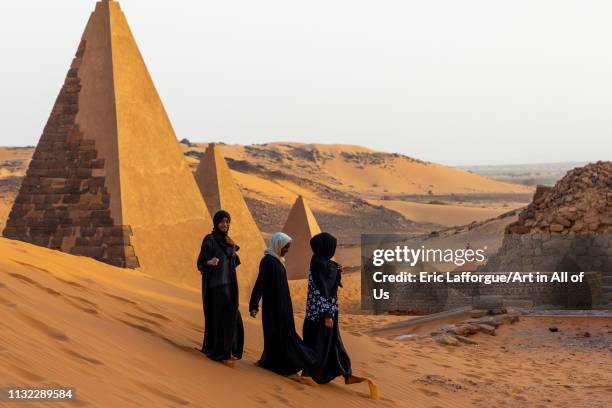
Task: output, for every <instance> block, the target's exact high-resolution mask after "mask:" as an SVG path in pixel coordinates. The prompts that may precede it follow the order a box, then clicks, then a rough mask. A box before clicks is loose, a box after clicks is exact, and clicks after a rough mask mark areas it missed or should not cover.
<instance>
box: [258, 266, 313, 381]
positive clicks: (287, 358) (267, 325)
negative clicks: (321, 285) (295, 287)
mask: <svg viewBox="0 0 612 408" xmlns="http://www.w3.org/2000/svg"><path fill="white" fill-rule="evenodd" d="M262 298H263V302H262V323H263V332H264V350H263V353H262V355H261V358H260V359H259V365H260V366H261V367H263V368H266V369H268V370H271V371H274V372H275V373H277V374H280V375H292V374H296V373H298V372H299V371H301V370H304V369H306V368H307V367H309V366H310V365H312V364H313V363H314V361H315V354H314V352H313V350H311V349H310V348H308V347H306V346H305V345H304V342H303V341H302V339H301V338H300V336H299V335H298V334H297V333H296V332H295V321H294V318H293V306H292V303H291V294H290V292H289V284H288V283H287V272H286V270H285V267H284V266H283V264H282V263H281V262H280V261H279V260H278V259H276V258H275V257H274V256H272V255H266V256H264V257H263V259H262V260H261V262H260V264H259V275H258V277H257V282H256V283H255V287H254V288H253V292H252V294H251V301H250V303H249V310H259V301H260V299H262Z"/></svg>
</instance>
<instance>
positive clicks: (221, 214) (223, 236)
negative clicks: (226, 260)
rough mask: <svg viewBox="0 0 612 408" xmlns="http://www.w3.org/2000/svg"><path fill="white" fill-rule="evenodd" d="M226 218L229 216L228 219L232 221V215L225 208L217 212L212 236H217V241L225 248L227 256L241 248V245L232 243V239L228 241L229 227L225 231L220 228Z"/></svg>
mask: <svg viewBox="0 0 612 408" xmlns="http://www.w3.org/2000/svg"><path fill="white" fill-rule="evenodd" d="M224 218H227V220H228V221H230V222H231V221H232V217H231V216H230V214H229V213H228V212H227V211H225V210H219V211H217V212H216V213H215V215H214V216H213V230H212V236H213V238H215V241H217V243H218V244H219V245H221V248H223V250H224V252H225V253H226V254H227V256H230V257H231V256H233V255H234V254H235V253H236V252H237V251H238V250H239V249H240V247H239V246H238V245H235V244H232V241H231V240H229V241H228V239H229V236H228V233H229V229H228V230H227V231H226V232H223V231H221V230H220V229H219V223H221V221H223V219H224Z"/></svg>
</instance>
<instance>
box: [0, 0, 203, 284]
mask: <svg viewBox="0 0 612 408" xmlns="http://www.w3.org/2000/svg"><path fill="white" fill-rule="evenodd" d="M211 225H212V223H211V221H210V215H209V213H208V211H207V209H206V205H205V204H204V201H203V200H202V197H201V195H200V193H199V191H198V187H197V185H196V183H195V182H194V180H193V176H192V173H191V171H190V168H189V166H188V164H187V163H186V161H185V159H184V156H183V155H182V152H181V148H180V146H179V143H178V141H177V139H176V135H175V133H174V130H173V129H172V125H171V123H170V120H169V118H168V116H167V114H166V111H165V110H164V107H163V105H162V102H161V100H160V97H159V95H158V94H157V91H156V89H155V86H154V85H153V81H152V80H151V77H150V75H149V72H148V71H147V68H146V66H145V63H144V61H143V58H142V56H141V54H140V52H139V50H138V47H137V45H136V42H135V41H134V38H133V36H132V33H131V31H130V28H129V26H128V23H127V21H126V19H125V16H124V15H123V12H122V11H121V9H120V7H119V4H118V3H116V2H114V1H110V0H103V1H100V2H98V3H97V4H96V8H95V11H94V12H93V13H92V14H91V16H90V18H89V22H88V23H87V27H86V28H85V32H84V34H83V37H82V40H81V43H80V45H79V47H78V50H77V52H76V56H75V58H74V60H73V61H72V65H71V66H70V69H69V71H68V74H67V77H66V80H65V82H64V84H63V86H62V88H61V90H60V93H59V96H58V97H57V100H56V102H55V105H54V107H53V110H52V112H51V116H50V117H49V120H48V122H47V124H46V126H45V128H44V130H43V133H42V136H41V138H40V141H39V143H38V145H37V147H36V151H35V152H34V156H33V158H32V162H31V163H30V166H29V168H28V171H27V173H26V177H25V179H24V181H23V185H22V187H21V189H20V191H19V194H18V196H17V198H16V200H15V204H14V205H13V208H12V210H11V213H10V216H9V220H8V222H7V226H6V228H5V230H4V236H5V237H7V238H11V239H17V240H22V241H26V242H29V243H32V244H36V245H40V246H44V247H48V248H52V249H57V250H62V251H64V252H68V253H72V254H76V255H84V256H88V257H92V258H95V259H97V260H99V261H102V262H106V263H109V264H112V265H116V266H119V267H124V268H137V267H141V268H142V270H143V271H144V272H147V273H149V274H151V275H154V276H157V277H161V278H164V279H167V280H171V281H176V282H185V283H190V284H194V283H196V282H198V281H199V279H200V277H199V276H200V275H199V273H198V272H197V270H196V266H195V263H196V258H197V254H198V251H199V248H200V244H201V240H202V236H203V235H204V234H205V233H206V232H207V231H208V230H210V228H211Z"/></svg>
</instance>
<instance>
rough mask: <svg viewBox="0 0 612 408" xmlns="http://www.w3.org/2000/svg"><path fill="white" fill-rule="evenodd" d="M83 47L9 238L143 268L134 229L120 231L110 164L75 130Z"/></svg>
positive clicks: (18, 203)
mask: <svg viewBox="0 0 612 408" xmlns="http://www.w3.org/2000/svg"><path fill="white" fill-rule="evenodd" d="M86 45H87V44H86V41H82V42H81V44H80V45H79V48H78V51H77V53H76V56H75V58H74V60H73V62H72V65H71V68H70V70H69V71H68V74H67V76H66V80H65V82H64V85H63V86H62V89H61V91H60V93H59V96H58V97H57V100H56V102H55V105H54V107H53V110H52V112H51V116H50V117H49V120H48V121H47V124H46V126H45V128H44V131H43V134H42V136H41V139H40V142H39V143H38V145H37V147H36V151H35V152H34V155H33V158H32V162H31V163H30V166H29V168H28V170H27V173H26V176H25V179H24V181H23V184H22V186H21V189H20V191H19V194H18V196H17V197H16V199H15V204H14V205H13V208H12V210H11V213H10V215H9V219H8V221H7V224H6V228H5V230H4V233H3V234H4V236H5V237H7V238H10V239H16V240H20V241H25V242H29V243H32V244H35V245H39V246H43V247H48V248H51V249H56V250H61V251H64V252H68V253H71V254H74V255H83V256H88V257H91V258H94V259H97V260H99V261H102V262H106V263H108V264H111V265H115V266H119V267H125V268H137V267H138V266H139V262H138V258H137V257H136V254H135V252H134V248H133V247H132V245H131V244H130V236H131V234H132V231H131V228H130V226H129V225H115V221H114V220H113V218H112V217H111V212H110V208H109V203H110V195H109V193H108V191H107V188H106V187H105V171H104V164H105V163H104V159H100V158H98V152H97V150H96V144H95V141H94V140H88V139H87V135H86V134H84V133H83V132H81V131H80V129H79V126H78V125H77V124H75V120H76V116H77V113H78V111H79V92H80V90H81V84H80V79H79V67H80V65H81V61H82V58H83V55H84V54H85V52H86Z"/></svg>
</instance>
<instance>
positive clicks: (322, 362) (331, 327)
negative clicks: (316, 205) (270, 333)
mask: <svg viewBox="0 0 612 408" xmlns="http://www.w3.org/2000/svg"><path fill="white" fill-rule="evenodd" d="M336 245H337V240H336V238H335V237H334V236H333V235H331V234H328V233H327V232H322V233H320V234H318V235H315V236H314V237H312V239H311V240H310V247H311V248H312V251H313V253H314V254H313V255H312V259H311V260H310V272H309V273H308V298H307V301H306V317H305V318H304V332H303V337H304V342H305V343H306V345H307V346H308V347H310V348H312V349H313V350H315V352H316V354H317V363H315V365H314V366H311V367H310V368H309V369H307V370H304V371H303V375H309V376H311V377H312V379H313V380H315V381H316V382H317V383H319V384H325V383H328V382H330V381H332V380H333V379H334V378H336V377H339V376H343V377H344V382H345V383H346V384H357V383H361V382H364V381H366V379H365V378H361V377H355V376H353V374H352V370H351V359H350V358H349V356H348V354H347V352H346V350H345V348H344V345H343V344H342V338H341V337H340V328H339V327H338V287H341V286H342V283H341V277H342V276H341V275H342V266H341V265H339V264H338V263H336V262H334V261H332V258H333V257H334V254H335V253H336Z"/></svg>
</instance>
